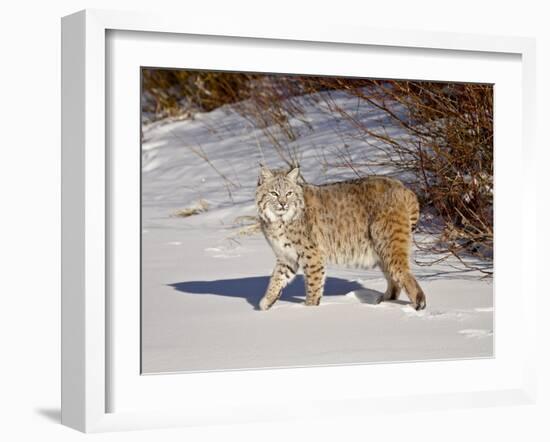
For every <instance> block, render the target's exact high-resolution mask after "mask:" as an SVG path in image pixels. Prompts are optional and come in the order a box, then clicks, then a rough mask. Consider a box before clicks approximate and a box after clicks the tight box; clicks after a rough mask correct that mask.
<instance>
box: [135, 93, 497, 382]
mask: <svg viewBox="0 0 550 442" xmlns="http://www.w3.org/2000/svg"><path fill="white" fill-rule="evenodd" d="M336 100H337V101H338V104H339V106H341V107H343V108H344V109H347V110H349V112H355V113H357V115H356V116H357V118H360V119H361V121H365V122H368V124H369V127H371V128H372V129H373V130H385V131H386V132H387V133H389V132H390V131H393V133H394V134H399V128H391V127H385V128H384V127H383V126H384V125H387V121H386V120H385V119H384V116H383V115H382V114H381V113H380V111H378V110H377V109H374V108H369V107H368V106H367V105H365V104H363V105H362V106H361V107H358V103H357V99H356V98H352V97H349V96H346V95H345V94H338V95H337V96H336ZM304 106H305V114H304V118H301V119H300V120H292V121H291V123H292V125H293V129H294V130H295V132H296V133H297V137H296V139H295V140H294V141H293V142H289V143H287V146H288V148H289V150H290V151H292V152H296V154H297V155H298V157H299V161H300V165H301V171H302V174H303V176H304V177H305V179H306V180H307V181H308V182H312V183H318V184H320V183H325V182H329V181H335V180H341V179H346V178H354V177H356V175H355V173H354V172H353V171H351V170H350V169H349V168H346V167H334V165H338V164H341V163H345V161H346V159H353V160H355V161H359V160H361V161H362V162H363V163H365V164H366V163H367V162H368V164H371V166H369V167H365V168H364V169H361V171H360V172H362V173H378V174H393V175H395V174H397V172H396V171H395V170H392V169H391V168H390V167H389V166H372V163H373V162H375V161H376V160H377V159H380V158H381V157H380V155H382V154H381V152H380V151H379V150H378V149H377V145H376V142H373V141H369V143H368V144H366V143H365V141H364V140H362V139H361V138H360V137H357V136H356V134H355V131H354V128H353V127H352V126H351V125H349V123H347V122H345V121H342V120H339V119H337V118H335V117H334V115H333V114H331V113H330V112H329V110H328V109H326V108H325V107H323V105H322V104H321V102H319V103H317V104H315V103H314V101H313V100H307V101H304ZM306 122H307V124H306ZM270 129H272V130H273V133H275V134H277V131H276V130H275V129H274V128H270ZM142 145H143V147H142V370H143V372H144V373H162V372H184V371H201V370H223V369H245V368H266V367H295V366H310V365H325V364H353V363H374V362H396V361H412V360H415V361H420V360H432V359H438V360H441V359H456V358H479V357H491V356H492V355H493V339H494V331H493V330H494V326H493V324H494V322H493V313H494V312H493V284H492V280H491V279H487V278H482V276H483V275H482V274H481V273H478V272H472V271H466V270H465V269H464V268H462V267H461V266H460V263H458V262H457V261H456V260H455V261H453V260H446V261H443V262H439V263H437V264H434V265H431V266H420V265H417V264H413V273H414V274H415V275H416V276H417V278H418V280H419V283H420V285H421V286H422V288H423V289H424V291H425V293H426V296H427V301H428V307H427V309H426V310H423V311H420V312H417V311H415V310H414V309H413V308H412V307H411V306H410V305H409V302H408V299H407V297H406V295H405V294H404V293H402V294H401V297H400V299H399V300H397V301H391V302H380V297H381V296H382V293H384V291H385V290H386V282H385V279H384V277H383V275H382V273H381V272H380V270H378V269H373V270H368V271H365V270H357V269H347V268H343V267H330V268H329V271H328V277H327V282H326V286H325V295H324V297H323V299H322V301H321V305H320V306H319V307H306V306H304V305H303V304H302V303H303V300H304V298H305V295H304V287H303V277H302V276H301V275H299V276H298V277H297V278H296V280H295V281H294V282H293V283H292V284H291V285H290V286H289V287H287V289H285V291H284V293H283V296H282V298H281V299H280V300H279V301H278V302H277V303H276V304H275V305H274V306H273V307H272V308H271V309H270V310H268V311H266V312H262V311H259V310H257V305H258V302H259V300H260V298H261V297H262V295H263V293H264V291H265V288H266V286H267V283H268V280H269V275H270V274H271V271H272V268H273V264H274V255H273V252H272V251H271V249H270V248H269V246H268V244H267V242H266V241H265V239H264V238H263V237H262V236H261V234H259V233H257V232H256V233H254V232H252V234H247V235H242V234H239V233H238V232H239V230H240V229H242V225H241V224H239V223H235V219H237V218H238V217H243V216H255V213H256V209H255V206H254V190H255V186H256V181H257V173H258V164H259V163H260V162H262V163H264V164H266V165H267V166H269V167H282V166H284V164H283V163H282V161H281V159H280V157H279V155H278V154H277V153H276V152H275V150H274V149H272V148H271V147H270V145H269V143H268V141H267V138H266V137H265V135H264V133H263V132H262V131H261V130H260V129H257V128H254V127H253V126H252V125H251V123H250V122H249V121H248V120H246V119H245V118H243V117H241V116H240V115H239V114H238V113H237V112H235V110H234V109H233V108H232V107H230V106H227V107H223V108H219V109H217V110H215V111H212V112H210V113H204V114H197V115H196V116H195V118H194V119H188V120H182V121H173V120H170V119H164V120H160V121H156V122H154V123H147V124H144V126H143V143H142ZM323 162H326V163H328V164H330V165H332V167H328V166H326V167H325V165H323ZM402 178H405V179H406V177H403V176H402ZM202 202H206V203H207V210H204V211H198V213H196V214H194V215H192V216H189V217H181V216H175V214H176V213H177V212H178V211H180V210H182V209H185V208H194V207H202V206H201V204H203V203H202ZM414 256H415V257H416V258H419V260H425V261H429V260H430V259H431V258H433V257H431V256H427V255H426V254H425V253H420V251H418V250H416V249H415V251H414Z"/></svg>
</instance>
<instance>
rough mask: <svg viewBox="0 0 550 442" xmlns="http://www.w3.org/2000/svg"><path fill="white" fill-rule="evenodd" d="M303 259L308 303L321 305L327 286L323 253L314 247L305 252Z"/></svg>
mask: <svg viewBox="0 0 550 442" xmlns="http://www.w3.org/2000/svg"><path fill="white" fill-rule="evenodd" d="M303 260H304V263H303V268H304V276H305V278H306V305H319V303H320V302H321V297H322V296H323V289H324V286H325V277H326V268H325V262H324V260H323V258H322V257H321V254H320V253H319V252H317V251H314V250H312V249H310V250H308V251H307V252H306V253H305V255H304V257H303Z"/></svg>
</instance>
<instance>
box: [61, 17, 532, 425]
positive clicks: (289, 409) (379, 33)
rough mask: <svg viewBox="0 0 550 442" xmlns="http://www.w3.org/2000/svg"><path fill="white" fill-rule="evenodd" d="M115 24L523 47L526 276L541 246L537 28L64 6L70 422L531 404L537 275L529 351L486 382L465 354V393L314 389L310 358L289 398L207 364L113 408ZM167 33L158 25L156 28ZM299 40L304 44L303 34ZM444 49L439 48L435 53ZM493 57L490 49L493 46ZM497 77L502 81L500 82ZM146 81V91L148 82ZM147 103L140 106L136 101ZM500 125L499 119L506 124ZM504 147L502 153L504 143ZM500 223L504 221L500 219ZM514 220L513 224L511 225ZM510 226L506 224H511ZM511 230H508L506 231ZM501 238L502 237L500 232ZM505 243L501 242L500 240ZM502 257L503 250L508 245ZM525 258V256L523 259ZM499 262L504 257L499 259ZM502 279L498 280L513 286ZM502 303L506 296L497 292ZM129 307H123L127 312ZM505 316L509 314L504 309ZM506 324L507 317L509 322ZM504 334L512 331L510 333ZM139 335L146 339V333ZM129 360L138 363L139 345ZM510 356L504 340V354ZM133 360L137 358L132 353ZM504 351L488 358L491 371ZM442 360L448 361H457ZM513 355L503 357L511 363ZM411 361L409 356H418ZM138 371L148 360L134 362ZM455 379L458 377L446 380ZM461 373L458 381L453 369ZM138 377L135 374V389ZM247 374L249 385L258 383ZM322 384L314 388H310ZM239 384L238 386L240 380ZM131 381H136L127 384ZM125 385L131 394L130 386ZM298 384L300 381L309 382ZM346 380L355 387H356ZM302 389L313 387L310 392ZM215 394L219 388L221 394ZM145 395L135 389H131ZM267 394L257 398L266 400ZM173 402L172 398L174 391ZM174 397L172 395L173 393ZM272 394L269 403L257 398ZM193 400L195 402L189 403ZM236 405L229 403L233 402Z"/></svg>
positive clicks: (237, 34) (458, 48)
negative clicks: (239, 393) (409, 27)
mask: <svg viewBox="0 0 550 442" xmlns="http://www.w3.org/2000/svg"><path fill="white" fill-rule="evenodd" d="M112 31H124V32H130V31H139V32H153V33H162V35H169V34H170V35H183V36H185V35H193V36H217V37H220V38H240V39H256V41H259V40H258V39H261V40H263V39H267V40H269V41H272V42H273V44H277V42H284V44H285V45H287V47H288V45H292V44H298V43H299V42H310V43H311V44H317V43H318V44H334V43H336V44H339V45H341V47H342V48H344V47H346V45H354V46H356V45H359V46H362V45H364V46H371V47H372V46H374V47H378V48H381V49H383V48H402V50H403V51H405V52H406V51H407V50H414V49H425V50H429V51H431V53H432V54H434V53H437V52H438V51H439V52H440V53H441V54H444V53H446V52H449V51H450V52H453V51H454V52H457V53H459V52H460V53H471V54H475V56H476V57H478V58H479V59H480V60H482V59H483V57H484V54H509V55H513V56H515V57H520V64H521V85H520V88H521V91H517V92H518V93H520V95H521V98H520V99H521V107H522V109H521V112H520V113H521V122H520V123H519V124H520V132H521V133H520V137H518V141H519V142H520V144H521V147H520V146H518V147H517V148H518V149H520V151H521V153H520V155H521V160H522V166H521V167H522V170H521V173H522V175H523V180H522V181H523V186H522V187H521V188H519V190H518V195H519V197H520V198H521V207H522V210H521V211H519V212H520V213H519V214H518V219H517V221H518V224H517V225H521V230H520V235H519V238H518V246H517V250H518V254H520V261H519V262H520V263H521V266H522V275H526V274H527V267H526V266H527V259H526V257H527V256H529V255H532V254H533V251H532V247H534V244H535V243H536V241H535V240H534V235H535V229H534V228H533V225H534V222H535V201H536V200H535V198H536V195H535V192H533V191H531V190H529V189H534V188H535V187H536V186H535V184H534V179H535V178H534V174H533V173H530V171H531V170H533V167H534V166H533V164H534V155H535V146H534V138H533V134H534V128H533V124H534V123H533V122H534V118H533V114H534V106H535V78H534V77H535V65H534V64H535V43H534V40H532V39H527V38H518V37H491V36H476V35H464V34H451V33H426V32H416V31H398V32H393V31H388V30H377V29H369V28H349V27H345V26H336V25H331V26H326V24H309V25H308V26H301V27H300V28H297V27H293V26H290V25H289V26H286V27H285V26H284V25H281V24H273V25H271V26H266V24H265V23H261V24H260V23H252V22H251V23H247V24H246V25H243V24H242V23H239V24H238V25H235V24H232V23H229V22H223V23H218V22H214V21H211V20H207V19H206V18H202V19H201V18H200V17H197V18H196V19H194V20H193V21H187V22H185V24H181V22H180V20H179V19H178V18H177V17H171V16H159V15H152V14H144V13H126V12H113V11H101V10H86V11H81V12H78V13H76V14H73V15H70V16H67V17H64V18H63V20H62V124H63V128H62V223H63V226H62V423H63V424H65V425H67V426H69V427H72V428H75V429H78V430H80V431H84V432H97V431H111V430H123V429H139V428H157V427H167V426H186V425H206V424H214V423H222V422H223V423H236V422H240V423H242V422H255V421H264V420H273V419H288V418H296V417H300V416H307V417H319V416H329V415H332V416H334V407H333V406H334V404H336V403H337V404H338V407H337V408H338V414H339V415H341V416H342V415H346V416H361V415H364V414H368V413H370V412H373V411H374V410H376V411H377V412H380V411H381V410H382V411H387V412H398V411H400V410H401V411H404V410H408V409H411V408H413V409H416V410H418V409H437V408H459V407H471V406H489V405H499V404H522V403H532V402H533V401H534V396H535V355H536V352H535V347H534V345H535V316H536V313H535V312H536V299H535V293H536V290H535V280H534V279H533V278H527V277H523V278H521V281H518V282H517V284H518V287H519V289H520V296H519V297H518V298H519V299H518V301H517V304H518V311H520V312H521V315H518V318H517V320H516V326H517V327H518V328H520V329H521V338H522V340H521V342H522V352H521V354H518V355H517V357H516V359H517V360H516V361H515V362H514V367H513V370H512V369H511V371H510V373H511V375H510V376H509V377H508V379H507V380H504V378H503V379H502V380H501V381H499V382H500V383H495V384H494V385H491V386H489V387H487V388H484V387H483V386H482V384H480V383H479V382H478V383H476V382H474V378H475V377H476V372H477V371H478V370H480V365H479V364H476V363H474V364H468V361H463V363H462V364H461V365H460V367H458V366H457V367H455V368H454V369H460V370H462V372H463V373H465V378H464V379H463V380H462V381H461V382H459V384H461V387H460V389H459V390H456V391H454V392H449V391H446V390H445V388H444V387H442V385H444V383H445V380H444V379H441V380H440V381H441V382H440V383H439V384H437V383H434V385H432V386H431V388H430V389H429V391H427V392H426V393H425V394H419V393H418V392H416V393H415V392H409V393H403V394H398V393H395V392H391V393H389V394H384V393H383V392H382V393H380V392H378V393H377V394H376V395H374V396H372V395H370V396H369V395H368V394H366V393H365V392H364V390H362V389H361V388H359V389H357V392H356V393H354V394H353V395H350V394H349V391H351V390H346V389H345V386H344V387H342V391H338V389H328V391H326V392H325V393H323V391H317V392H314V390H313V386H308V385H307V379H308V378H309V377H310V374H311V371H312V370H314V369H311V368H299V369H285V370H279V371H278V372H277V376H278V377H279V378H280V379H283V380H284V382H291V383H293V385H296V384H298V385H305V386H304V388H303V391H301V392H300V391H299V392H298V393H297V394H296V395H295V396H292V397H287V398H285V397H282V396H281V397H280V398H278V399H277V400H275V401H273V403H270V404H265V403H263V402H261V395H262V394H265V393H263V392H262V391H258V388H257V387H258V385H262V383H265V380H266V375H267V373H268V371H263V370H255V371H241V372H233V373H232V374H230V376H231V382H230V383H231V384H233V385H238V386H240V387H239V388H241V387H242V388H245V389H247V391H248V393H247V394H246V395H243V397H242V398H240V399H232V400H231V401H229V402H228V401H224V400H223V398H216V397H212V398H208V397H206V398H205V397H204V395H203V394H202V391H204V386H205V385H212V389H213V390H214V389H217V391H220V390H219V389H220V388H225V387H224V386H226V385H227V380H228V378H227V377H224V374H223V373H200V374H196V375H195V378H193V384H195V385H196V388H191V386H190V385H188V389H187V390H186V396H185V399H180V401H181V406H180V407H174V406H172V407H163V406H162V404H159V401H160V400H162V397H163V396H162V395H163V394H164V395H165V396H166V393H162V391H166V390H161V393H160V394H158V395H157V396H156V401H157V402H156V403H155V405H154V406H153V407H151V409H147V407H141V408H140V407H136V409H135V410H130V411H128V410H125V409H124V407H122V408H123V409H122V410H117V409H116V408H115V409H114V410H113V409H112V404H110V403H109V401H110V399H109V395H110V392H111V390H112V389H113V388H114V385H113V382H112V376H111V375H110V373H111V372H112V370H113V367H112V364H113V361H114V360H116V358H115V357H114V355H113V353H112V347H111V345H110V340H109V339H108V338H109V336H110V330H109V328H110V327H112V321H113V320H116V318H115V317H114V316H113V313H112V311H111V309H110V300H109V297H108V286H109V275H108V270H107V269H108V264H109V259H110V257H109V247H108V244H109V241H111V240H112V238H110V237H109V235H110V233H111V232H110V231H109V229H107V227H106V226H107V222H106V220H107V219H108V217H109V210H110V203H111V198H110V196H109V193H108V191H109V187H108V184H107V180H108V173H107V170H108V161H109V155H108V151H107V133H106V119H107V118H108V116H109V115H108V109H107V101H108V100H107V98H106V97H107V96H106V94H107V93H108V87H107V82H106V74H105V73H106V63H107V62H108V60H107V56H108V55H109V54H108V51H107V44H106V36H107V33H108V32H112ZM156 35H157V36H158V35H159V34H156ZM294 42H295V43H294ZM436 56H437V54H436ZM487 56H488V55H487ZM497 87H498V85H497ZM137 92H138V91H136V93H137ZM136 114H137V110H136ZM497 129H498V128H497ZM497 155H498V153H497ZM497 223H498V221H497ZM512 227H513V226H511V227H510V228H512ZM504 228H505V227H503V229H504ZM501 231H504V232H505V230H501ZM497 238H498V236H497ZM497 244H498V243H497ZM496 248H497V255H496V256H497V258H496V260H497V262H498V260H499V255H498V245H497V246H496ZM516 261H517V258H516ZM497 265H498V264H497ZM505 289H506V287H505V286H504V285H499V283H498V281H497V283H496V290H505ZM497 303H498V300H497ZM118 314H120V313H118ZM497 321H498V318H497ZM505 326H506V327H507V325H506V324H505ZM503 335H505V333H503ZM136 339H139V337H137V338H136ZM124 357H125V358H126V359H129V360H130V359H131V361H130V362H129V365H132V364H134V365H135V364H136V363H137V364H139V362H137V361H135V360H134V359H135V358H134V359H132V356H131V355H125V356H124ZM498 359H499V354H498V351H497V354H496V358H495V360H498ZM132 361H133V362H132ZM411 364H413V365H414V364H415V363H408V364H393V365H392V366H391V368H389V369H388V371H392V372H394V373H395V374H397V375H398V374H399V373H400V372H402V371H403V370H405V369H406V367H405V366H407V367H409V366H411ZM494 366H495V365H494V361H493V362H491V361H489V362H487V364H486V367H485V368H484V369H485V370H487V371H488V372H489V371H490V370H491V369H492V368H493V367H494ZM380 367H381V366H378V367H373V366H369V368H367V367H366V366H360V365H359V366H354V367H327V368H325V369H323V370H325V371H324V372H323V376H326V377H327V379H331V376H339V373H340V375H341V374H342V373H344V372H345V376H346V377H347V378H350V379H352V378H354V377H355V378H357V377H361V376H362V375H363V374H364V373H365V370H370V371H371V372H374V371H375V370H378V371H380V370H381V368H380ZM430 367H431V368H430V369H433V370H438V369H440V370H448V369H450V368H449V367H451V366H450V365H447V366H446V367H443V368H441V367H440V368H438V366H437V363H433V364H432V366H430ZM506 367H507V366H506V364H504V365H503V366H502V367H501V368H503V369H506ZM409 368H410V367H409ZM131 376H133V377H135V379H136V380H139V382H141V381H142V379H141V377H139V370H134V371H133V372H132V375H131ZM155 378H156V380H152V377H147V380H144V381H143V382H146V383H148V384H150V385H149V386H144V391H146V390H152V389H154V390H155V391H156V390H158V386H159V385H160V383H161V384H162V386H161V387H162V388H173V386H174V385H175V383H176V382H177V376H169V375H163V376H155ZM117 379H120V376H119V377H118V378H117ZM447 382H448V381H447ZM453 382H455V383H456V380H453ZM135 385H137V384H131V383H128V388H130V387H131V386H135ZM247 385H248V387H247ZM310 387H311V388H310ZM235 388H236V387H235ZM127 390H128V389H127ZM127 390H123V391H122V394H124V391H127ZM297 390H300V389H299V388H298V389H297ZM346 391H348V392H347V393H346ZM300 394H301V395H302V396H300ZM214 396H215V394H214ZM132 400H134V398H132ZM255 401H257V402H255ZM166 402H170V401H169V400H168V397H166ZM172 402H173V401H172ZM260 403H262V407H257V406H255V404H260ZM186 404H187V406H186ZM227 405H230V407H228V406H227Z"/></svg>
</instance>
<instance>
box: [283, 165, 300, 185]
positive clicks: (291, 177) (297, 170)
mask: <svg viewBox="0 0 550 442" xmlns="http://www.w3.org/2000/svg"><path fill="white" fill-rule="evenodd" d="M299 176H300V167H295V168H294V169H292V170H291V171H290V172H288V173H287V174H286V177H287V178H288V179H289V180H290V181H293V182H296V180H297V179H298V177H299Z"/></svg>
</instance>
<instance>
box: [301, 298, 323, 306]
mask: <svg viewBox="0 0 550 442" xmlns="http://www.w3.org/2000/svg"><path fill="white" fill-rule="evenodd" d="M320 303H321V298H319V299H306V302H304V305H307V306H308V307H313V306H316V305H319V304H320Z"/></svg>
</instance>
